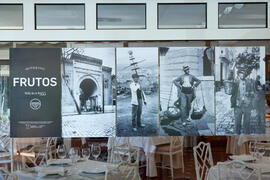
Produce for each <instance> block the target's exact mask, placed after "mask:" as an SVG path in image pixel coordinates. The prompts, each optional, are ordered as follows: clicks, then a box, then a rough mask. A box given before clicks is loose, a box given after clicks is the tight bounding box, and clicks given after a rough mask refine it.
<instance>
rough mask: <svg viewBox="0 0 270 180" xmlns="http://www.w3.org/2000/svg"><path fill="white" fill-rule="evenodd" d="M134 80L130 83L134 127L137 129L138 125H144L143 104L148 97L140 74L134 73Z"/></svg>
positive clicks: (134, 129)
mask: <svg viewBox="0 0 270 180" xmlns="http://www.w3.org/2000/svg"><path fill="white" fill-rule="evenodd" d="M132 79H133V82H132V83H131V84H130V91H131V105H132V127H133V131H137V127H144V126H145V125H144V124H142V123H141V115H142V105H143V103H144V105H146V98H145V94H144V92H143V90H142V89H141V86H140V83H139V75H138V74H132Z"/></svg>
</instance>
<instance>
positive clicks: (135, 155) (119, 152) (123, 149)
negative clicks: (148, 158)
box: [109, 138, 140, 174]
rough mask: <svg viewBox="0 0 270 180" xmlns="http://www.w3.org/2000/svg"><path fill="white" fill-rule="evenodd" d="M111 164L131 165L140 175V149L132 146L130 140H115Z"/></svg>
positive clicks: (110, 159)
mask: <svg viewBox="0 0 270 180" xmlns="http://www.w3.org/2000/svg"><path fill="white" fill-rule="evenodd" d="M122 140H124V141H122ZM109 162H110V163H113V164H119V163H123V162H127V163H128V164H129V165H132V166H134V167H136V171H137V173H138V174H139V168H140V166H139V165H140V164H139V163H140V148H138V147H133V146H131V145H130V143H129V140H128V139H121V138H115V139H114V142H113V146H112V149H111V152H110V157H109Z"/></svg>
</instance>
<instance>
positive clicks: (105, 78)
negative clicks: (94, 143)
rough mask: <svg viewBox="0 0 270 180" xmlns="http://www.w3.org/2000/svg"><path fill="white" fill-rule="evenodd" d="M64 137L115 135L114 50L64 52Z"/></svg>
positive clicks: (86, 49)
mask: <svg viewBox="0 0 270 180" xmlns="http://www.w3.org/2000/svg"><path fill="white" fill-rule="evenodd" d="M61 68H62V136H63V137H108V136H115V95H114V94H115V49H114V48H65V49H62V61H61Z"/></svg>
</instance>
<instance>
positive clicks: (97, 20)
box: [96, 3, 147, 31]
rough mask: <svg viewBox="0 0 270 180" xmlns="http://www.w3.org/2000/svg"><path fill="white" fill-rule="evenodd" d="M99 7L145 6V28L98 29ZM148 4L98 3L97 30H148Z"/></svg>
mask: <svg viewBox="0 0 270 180" xmlns="http://www.w3.org/2000/svg"><path fill="white" fill-rule="evenodd" d="M99 5H102V6H103V5H105V6H106V5H110V6H111V5H120V6H121V5H143V6H144V14H145V16H144V22H145V23H144V28H98V6H99ZM146 8H147V3H96V30H97V31H98V30H146V29H147V10H146Z"/></svg>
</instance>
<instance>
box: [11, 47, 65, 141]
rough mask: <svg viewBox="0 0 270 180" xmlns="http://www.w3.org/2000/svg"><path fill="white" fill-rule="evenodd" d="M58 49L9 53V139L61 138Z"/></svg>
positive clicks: (23, 50)
mask: <svg viewBox="0 0 270 180" xmlns="http://www.w3.org/2000/svg"><path fill="white" fill-rule="evenodd" d="M60 58H61V49H59V48H27V49H26V48H15V49H10V78H11V80H10V87H11V94H10V105H11V108H10V123H11V125H10V127H11V130H10V135H11V137H60V136H61V129H62V128H61V75H60V72H61V70H60Z"/></svg>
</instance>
